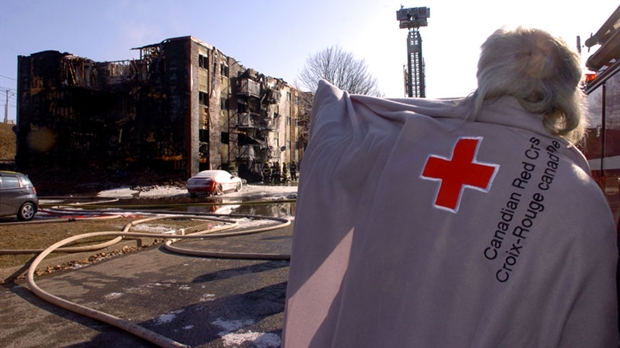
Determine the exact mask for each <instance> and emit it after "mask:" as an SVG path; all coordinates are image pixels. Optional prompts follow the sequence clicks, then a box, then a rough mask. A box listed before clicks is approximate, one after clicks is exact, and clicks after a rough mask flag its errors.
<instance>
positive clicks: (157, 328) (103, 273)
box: [0, 208, 293, 348]
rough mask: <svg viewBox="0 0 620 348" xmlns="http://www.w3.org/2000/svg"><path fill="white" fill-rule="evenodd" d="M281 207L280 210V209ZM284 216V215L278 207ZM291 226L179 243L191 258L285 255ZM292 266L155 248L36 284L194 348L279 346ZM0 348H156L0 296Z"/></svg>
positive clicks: (16, 295) (13, 288)
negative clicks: (222, 256) (235, 253)
mask: <svg viewBox="0 0 620 348" xmlns="http://www.w3.org/2000/svg"><path fill="white" fill-rule="evenodd" d="M279 209H280V208H279ZM282 209H285V213H289V212H290V211H286V209H290V208H282ZM292 231H293V226H292V225H289V226H287V227H285V228H282V229H278V230H273V231H269V232H263V233H259V234H251V235H244V236H236V237H227V238H222V239H205V240H184V241H181V242H178V243H175V244H174V245H175V246H182V247H186V248H192V249H196V250H212V251H227V252H229V251H240V252H241V251H247V252H255V253H275V254H289V253H290V246H291V238H292ZM288 267H289V262H288V261H286V260H243V259H213V258H203V257H193V256H184V255H179V254H174V253H171V252H169V251H166V250H164V249H163V247H161V246H156V247H151V248H149V249H147V250H143V251H139V252H135V253H130V254H126V255H123V256H119V257H116V258H112V259H110V260H107V261H103V262H100V263H96V264H92V265H89V266H86V267H83V268H79V269H74V270H65V271H59V272H54V273H52V274H50V275H45V276H38V277H36V278H35V281H36V283H37V285H38V286H40V287H41V288H42V289H43V290H45V291H48V292H50V293H52V294H54V295H57V296H60V297H62V298H64V299H67V300H70V301H73V302H76V303H78V304H81V305H83V306H87V307H90V308H93V309H97V310H100V311H103V312H106V313H108V314H112V315H114V316H117V317H120V318H123V319H125V320H128V321H131V322H132V323H135V324H138V325H140V326H141V327H144V328H146V329H149V330H151V331H153V332H156V333H157V334H160V335H163V336H165V337H167V338H169V339H172V340H174V341H176V342H179V343H181V344H185V345H187V346H191V347H263V348H268V347H279V346H280V338H281V333H282V319H283V310H284V300H285V293H286V282H287V277H288V269H289V268H288ZM0 308H2V311H1V312H0V332H1V333H2V334H1V335H0V346H2V347H15V348H25V347H153V346H154V345H153V344H152V343H150V342H147V341H145V340H143V339H141V338H138V337H136V336H134V335H132V334H129V333H127V332H125V331H122V330H120V329H117V328H115V327H112V326H110V325H108V324H105V323H102V322H99V321H96V320H93V319H90V318H87V317H84V316H82V315H79V314H75V313H72V312H69V311H68V310H65V309H62V308H60V307H57V306H55V305H52V304H50V303H48V302H46V301H44V300H42V299H40V298H38V297H37V296H35V295H34V294H33V293H32V292H30V291H29V290H28V288H27V284H26V282H25V281H24V280H18V281H16V283H11V284H6V285H5V286H4V287H2V288H0Z"/></svg>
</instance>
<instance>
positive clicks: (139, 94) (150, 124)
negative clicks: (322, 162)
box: [15, 36, 312, 181]
mask: <svg viewBox="0 0 620 348" xmlns="http://www.w3.org/2000/svg"><path fill="white" fill-rule="evenodd" d="M135 50H138V51H139V53H140V57H139V58H138V59H132V60H126V61H116V62H95V61H93V60H90V59H87V58H82V57H77V56H74V55H72V54H69V53H60V52H57V51H44V52H39V53H34V54H31V55H30V56H18V83H17V89H18V107H17V125H16V130H17V153H16V158H15V162H16V165H17V167H18V168H24V169H27V168H32V167H41V166H45V167H50V168H64V169H65V170H67V169H71V168H82V169H83V168H90V169H94V170H114V169H115V168H137V169H139V168H151V169H156V170H163V171H171V172H178V173H180V174H185V175H187V176H191V175H193V174H195V173H197V172H198V171H200V170H204V169H218V168H223V169H229V170H232V171H237V172H238V173H239V175H240V176H241V177H243V178H246V179H248V181H256V180H259V178H260V172H261V169H262V167H263V166H264V165H266V164H272V163H276V162H277V163H280V164H282V165H286V164H288V163H290V162H291V161H296V162H297V161H299V160H301V158H302V157H303V150H304V148H305V144H306V143H307V123H308V120H307V119H308V117H309V114H310V107H311V100H312V95H311V93H307V92H301V91H299V90H297V89H295V88H293V87H292V86H290V85H288V84H287V83H286V82H285V81H283V80H281V79H278V78H273V77H269V76H265V75H262V74H259V73H258V72H256V71H254V70H253V69H246V68H245V67H243V66H242V65H240V64H239V63H238V62H237V61H236V60H235V59H234V58H232V57H227V56H226V55H224V54H223V53H222V52H220V51H219V50H218V49H216V48H214V47H212V46H210V45H208V44H206V43H204V42H202V41H200V40H198V39H196V38H194V37H191V36H187V37H179V38H173V39H167V40H164V41H162V42H161V43H157V44H152V45H147V46H143V47H139V48H135Z"/></svg>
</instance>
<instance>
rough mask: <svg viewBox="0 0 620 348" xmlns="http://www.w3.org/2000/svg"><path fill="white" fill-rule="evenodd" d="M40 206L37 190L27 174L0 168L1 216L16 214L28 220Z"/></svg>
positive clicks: (22, 219) (23, 219)
mask: <svg viewBox="0 0 620 348" xmlns="http://www.w3.org/2000/svg"><path fill="white" fill-rule="evenodd" d="M38 207H39V198H38V197H37V190H36V188H35V187H34V185H33V184H32V182H31V181H30V179H28V177H27V176H26V175H25V174H22V173H18V172H13V171H6V170H0V216H8V215H16V216H17V218H18V219H19V220H21V221H28V220H32V218H34V215H35V214H36V213H37V209H38Z"/></svg>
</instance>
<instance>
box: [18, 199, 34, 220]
mask: <svg viewBox="0 0 620 348" xmlns="http://www.w3.org/2000/svg"><path fill="white" fill-rule="evenodd" d="M36 213H37V206H36V205H34V203H32V202H26V203H24V204H22V206H21V207H19V211H18V212H17V218H18V219H19V220H21V221H29V220H32V218H34V215H35V214H36Z"/></svg>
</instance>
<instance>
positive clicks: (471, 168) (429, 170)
mask: <svg viewBox="0 0 620 348" xmlns="http://www.w3.org/2000/svg"><path fill="white" fill-rule="evenodd" d="M481 141H482V138H481V137H477V138H459V139H458V140H457V141H456V144H455V145H454V149H453V150H452V158H450V159H447V158H443V157H439V156H429V157H428V159H427V160H426V164H425V165H424V170H423V171H422V175H421V176H422V178H423V179H427V180H433V181H439V182H440V184H439V189H438V190H437V196H436V197H435V206H436V207H437V208H440V209H446V210H450V211H452V212H453V213H456V212H457V211H458V210H459V204H460V202H461V195H462V193H463V190H464V189H465V187H469V188H472V189H475V190H479V191H482V192H488V191H489V189H490V188H491V183H492V182H493V178H494V177H495V173H496V172H497V170H498V169H499V165H498V164H489V163H481V162H477V161H476V154H477V152H478V147H479V145H480V142H481Z"/></svg>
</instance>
